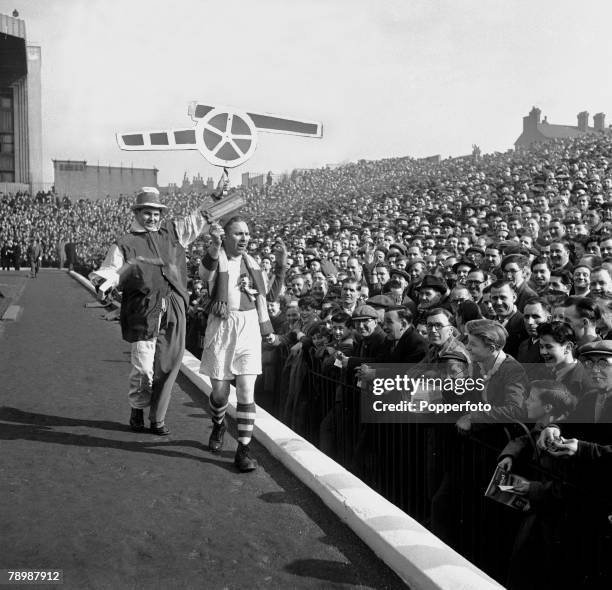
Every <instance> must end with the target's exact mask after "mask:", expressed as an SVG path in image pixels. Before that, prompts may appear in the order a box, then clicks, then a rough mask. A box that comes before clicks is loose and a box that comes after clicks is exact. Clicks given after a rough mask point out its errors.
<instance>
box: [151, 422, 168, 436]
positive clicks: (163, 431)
mask: <svg viewBox="0 0 612 590" xmlns="http://www.w3.org/2000/svg"><path fill="white" fill-rule="evenodd" d="M149 430H150V431H151V434H157V436H167V435H168V434H170V429H169V428H168V427H167V426H166V425H165V424H162V425H160V426H157V425H156V423H153V422H151V428H149Z"/></svg>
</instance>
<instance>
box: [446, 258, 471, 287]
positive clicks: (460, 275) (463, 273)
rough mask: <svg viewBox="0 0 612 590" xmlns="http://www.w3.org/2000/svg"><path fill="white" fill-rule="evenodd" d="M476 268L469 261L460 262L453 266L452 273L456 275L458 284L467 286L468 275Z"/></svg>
mask: <svg viewBox="0 0 612 590" xmlns="http://www.w3.org/2000/svg"><path fill="white" fill-rule="evenodd" d="M476 268H477V267H476V265H475V264H474V263H473V262H470V261H469V260H459V261H458V262H455V264H453V266H452V271H453V273H454V274H455V280H456V283H458V284H460V285H465V281H466V279H467V276H468V273H469V272H470V271H472V270H475V269H476Z"/></svg>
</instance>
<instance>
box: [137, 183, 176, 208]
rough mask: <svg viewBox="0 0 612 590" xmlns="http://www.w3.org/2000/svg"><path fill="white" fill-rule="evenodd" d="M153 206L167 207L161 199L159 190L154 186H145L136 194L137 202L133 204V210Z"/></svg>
mask: <svg viewBox="0 0 612 590" xmlns="http://www.w3.org/2000/svg"><path fill="white" fill-rule="evenodd" d="M145 207H151V208H153V209H167V208H168V207H166V205H162V204H161V202H160V200H159V191H158V190H157V189H156V188H155V187H152V186H143V187H142V188H141V189H140V191H139V192H138V194H137V195H136V202H135V203H134V204H133V205H132V211H136V209H144V208H145Z"/></svg>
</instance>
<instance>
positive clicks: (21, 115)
mask: <svg viewBox="0 0 612 590" xmlns="http://www.w3.org/2000/svg"><path fill="white" fill-rule="evenodd" d="M13 117H14V118H13V129H14V134H15V135H14V146H15V182H27V183H29V182H30V156H29V149H30V140H29V133H28V118H29V117H28V80H27V77H26V76H24V77H23V78H20V79H19V80H17V82H15V83H14V84H13Z"/></svg>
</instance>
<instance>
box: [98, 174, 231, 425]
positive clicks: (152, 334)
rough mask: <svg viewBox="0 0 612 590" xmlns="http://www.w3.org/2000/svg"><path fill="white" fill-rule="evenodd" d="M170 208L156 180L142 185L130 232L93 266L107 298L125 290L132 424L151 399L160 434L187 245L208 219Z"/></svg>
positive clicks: (177, 353) (173, 370) (172, 375)
mask: <svg viewBox="0 0 612 590" xmlns="http://www.w3.org/2000/svg"><path fill="white" fill-rule="evenodd" d="M220 185H221V183H220ZM218 188H221V190H223V189H224V188H225V185H224V186H223V187H221V186H220V187H218ZM166 209H167V207H166V205H163V204H162V203H161V201H160V198H159V191H158V190H157V189H156V188H153V187H143V188H142V189H141V190H140V191H139V193H138V194H137V195H136V201H135V203H134V205H133V206H132V211H133V213H134V220H133V222H132V225H131V227H130V230H129V232H128V233H127V234H125V235H124V236H122V237H120V238H119V239H118V240H117V241H116V242H115V243H114V244H112V245H111V247H110V248H109V250H108V253H107V254H106V258H105V259H104V262H102V265H101V266H100V268H99V269H98V270H96V271H94V272H92V273H91V274H90V279H91V281H92V283H94V285H96V288H97V290H98V296H99V297H101V298H105V297H106V296H107V294H108V293H109V292H110V290H111V289H112V288H113V287H118V288H119V289H120V290H121V291H122V301H121V315H120V321H121V331H122V335H123V339H124V340H126V341H127V342H130V343H131V345H132V352H131V362H132V370H131V372H130V376H129V387H128V400H129V403H130V406H131V408H132V412H131V416H130V427H131V429H132V430H134V431H135V432H142V431H143V430H144V408H147V407H148V408H149V420H150V422H151V432H152V433H153V434H157V435H160V436H164V435H167V434H168V433H169V430H168V428H167V427H166V425H165V422H164V420H165V417H166V411H167V409H168V404H169V403H170V394H171V392H172V386H173V385H174V381H175V379H176V376H177V374H178V371H179V368H180V364H181V359H182V358H183V352H184V349H185V331H186V316H185V310H186V308H187V307H188V303H189V294H188V292H187V268H186V256H185V248H186V247H187V246H188V245H189V244H191V243H192V242H193V241H195V240H196V238H198V236H200V234H201V233H202V232H203V231H204V230H205V229H206V228H207V227H208V226H209V224H210V216H209V214H208V213H206V212H205V211H204V210H202V209H197V210H195V211H193V212H192V213H190V214H189V215H187V216H186V217H181V218H176V219H163V216H162V214H163V213H164V211H165V210H166Z"/></svg>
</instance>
